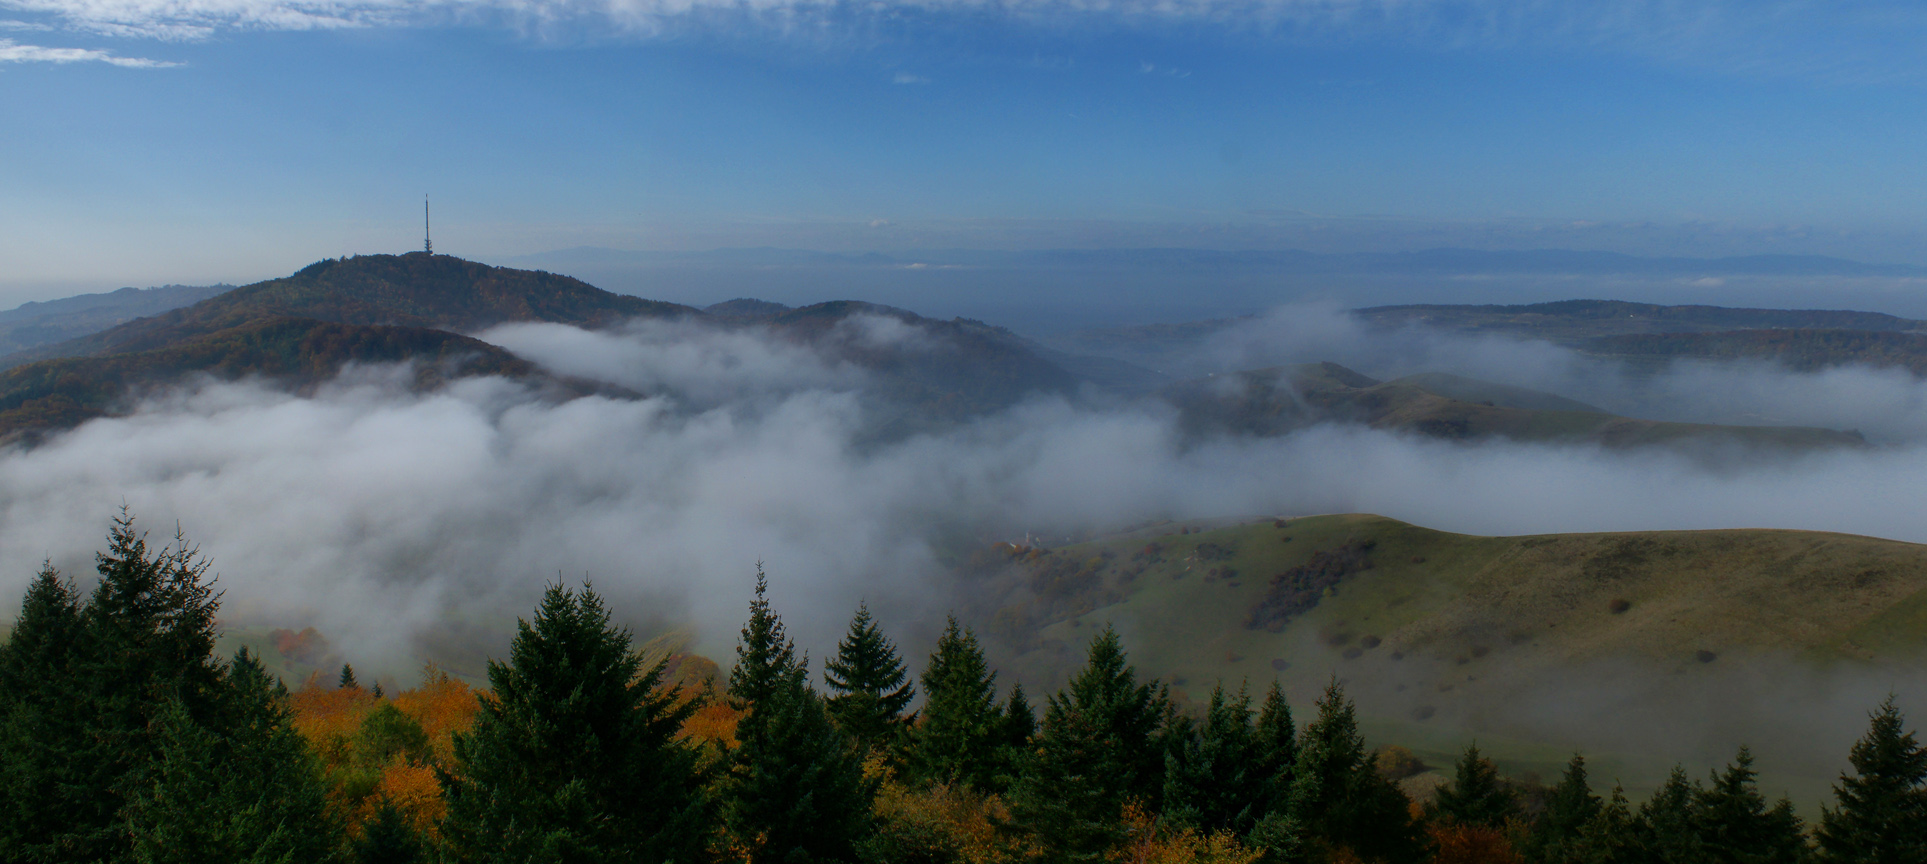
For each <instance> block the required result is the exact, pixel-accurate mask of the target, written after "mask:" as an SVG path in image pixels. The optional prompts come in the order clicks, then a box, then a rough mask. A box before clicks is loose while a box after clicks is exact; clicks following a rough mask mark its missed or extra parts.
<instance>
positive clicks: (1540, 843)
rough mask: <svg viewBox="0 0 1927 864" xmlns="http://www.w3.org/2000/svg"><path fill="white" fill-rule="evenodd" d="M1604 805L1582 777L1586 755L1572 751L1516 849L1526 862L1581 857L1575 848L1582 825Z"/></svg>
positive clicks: (1577, 848)
mask: <svg viewBox="0 0 1927 864" xmlns="http://www.w3.org/2000/svg"><path fill="white" fill-rule="evenodd" d="M1604 806H1605V804H1604V802H1602V801H1601V800H1600V799H1599V796H1597V795H1594V794H1593V792H1592V787H1591V785H1590V784H1589V783H1588V782H1587V778H1586V757H1584V756H1582V755H1579V754H1577V753H1575V754H1573V757H1572V761H1571V762H1568V763H1567V764H1566V771H1565V773H1564V774H1563V775H1561V776H1560V778H1559V784H1558V785H1557V786H1554V787H1552V792H1551V794H1549V795H1547V796H1546V809H1545V812H1544V813H1541V814H1539V818H1538V819H1537V820H1536V821H1535V822H1534V823H1533V825H1532V832H1531V833H1530V834H1528V835H1527V836H1526V839H1525V843H1524V844H1523V846H1522V848H1521V849H1520V851H1521V852H1523V853H1525V856H1526V860H1528V861H1549V862H1567V861H1577V860H1581V859H1580V858H1579V850H1580V848H1581V845H1582V835H1583V834H1584V833H1585V830H1586V826H1587V825H1589V824H1591V823H1592V822H1593V820H1594V819H1595V818H1597V817H1598V816H1599V812H1600V809H1601V808H1603V807H1604Z"/></svg>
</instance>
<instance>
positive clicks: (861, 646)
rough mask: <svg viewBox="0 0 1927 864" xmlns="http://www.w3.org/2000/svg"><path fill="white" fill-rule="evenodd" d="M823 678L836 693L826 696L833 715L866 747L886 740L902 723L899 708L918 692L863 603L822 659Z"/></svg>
mask: <svg viewBox="0 0 1927 864" xmlns="http://www.w3.org/2000/svg"><path fill="white" fill-rule="evenodd" d="M823 680H824V683H825V684H828V685H829V688H830V690H831V691H832V692H833V693H834V695H832V696H831V697H830V699H829V710H830V717H831V719H833V720H835V721H836V724H837V726H838V727H839V728H841V729H842V730H843V731H844V732H845V733H846V734H848V735H849V736H850V737H851V738H853V739H855V740H856V742H857V744H858V746H860V747H862V748H864V749H865V750H868V749H870V748H872V747H876V746H879V745H881V744H885V743H888V742H889V740H890V739H891V738H892V737H893V736H894V735H895V734H896V732H897V730H898V728H900V727H901V726H902V725H903V722H904V718H903V709H904V708H906V707H908V706H909V704H910V699H911V698H912V697H913V696H915V695H916V690H915V688H913V687H912V686H911V685H910V673H909V671H908V670H906V669H905V668H904V665H903V658H902V657H900V656H899V655H898V654H897V646H896V645H894V644H892V643H891V642H890V640H889V639H888V638H886V637H885V636H884V635H883V631H882V630H881V629H880V628H878V627H877V624H876V622H875V621H874V620H873V619H872V618H871V617H870V609H869V607H868V606H867V605H863V604H859V605H858V606H857V610H856V615H855V616H854V617H853V618H851V619H850V630H849V633H848V634H847V635H845V636H844V637H843V641H842V642H840V643H838V644H837V646H836V656H835V657H833V658H831V659H829V660H827V661H825V662H824V664H823Z"/></svg>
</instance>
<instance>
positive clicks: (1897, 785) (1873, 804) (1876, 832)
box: [1815, 696, 1927, 864]
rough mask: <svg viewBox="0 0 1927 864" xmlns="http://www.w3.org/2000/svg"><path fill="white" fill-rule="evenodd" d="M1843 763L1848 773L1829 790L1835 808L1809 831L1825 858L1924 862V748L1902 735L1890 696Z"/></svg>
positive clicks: (1854, 862)
mask: <svg viewBox="0 0 1927 864" xmlns="http://www.w3.org/2000/svg"><path fill="white" fill-rule="evenodd" d="M1847 759H1848V761H1849V762H1850V763H1852V765H1853V773H1852V774H1846V773H1844V772H1843V773H1842V774H1841V775H1840V782H1838V783H1836V784H1834V787H1833V795H1834V799H1835V801H1836V802H1837V803H1838V805H1839V806H1838V807H1837V808H1835V809H1827V810H1822V811H1821V813H1820V826H1819V829H1818V830H1817V831H1816V832H1815V834H1816V835H1817V838H1818V839H1819V841H1820V850H1821V852H1822V853H1824V855H1825V857H1826V860H1828V861H1830V862H1836V861H1837V862H1843V864H1845V862H1851V864H1874V862H1880V861H1927V787H1924V786H1923V784H1927V749H1923V748H1922V747H1921V746H1920V744H1919V743H1918V742H1916V741H1915V739H1914V733H1912V732H1910V731H1907V729H1906V721H1905V720H1904V719H1903V718H1902V717H1901V714H1900V709H1899V708H1898V707H1896V706H1895V705H1894V697H1892V696H1888V697H1887V699H1886V700H1885V701H1883V702H1881V703H1880V707H1879V708H1878V709H1876V710H1875V711H1874V712H1873V714H1872V715H1871V717H1870V718H1869V723H1868V728H1867V734H1866V735H1865V736H1863V737H1861V739H1860V740H1859V741H1857V742H1855V743H1854V745H1853V750H1852V751H1851V753H1849V754H1848V757H1847Z"/></svg>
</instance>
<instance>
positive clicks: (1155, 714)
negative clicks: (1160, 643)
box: [1010, 627, 1168, 861]
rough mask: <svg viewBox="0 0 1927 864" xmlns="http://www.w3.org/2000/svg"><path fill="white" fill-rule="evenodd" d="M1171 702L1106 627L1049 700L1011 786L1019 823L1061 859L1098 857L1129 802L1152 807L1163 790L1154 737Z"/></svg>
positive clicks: (1116, 831) (1161, 756) (1111, 842)
mask: <svg viewBox="0 0 1927 864" xmlns="http://www.w3.org/2000/svg"><path fill="white" fill-rule="evenodd" d="M1167 705H1168V699H1167V697H1166V696H1165V695H1164V693H1163V691H1162V690H1161V689H1154V688H1153V687H1152V685H1150V684H1142V685H1140V684H1138V683H1137V671H1136V669H1134V668H1133V667H1132V666H1131V665H1130V664H1129V663H1128V662H1127V661H1126V658H1125V655H1124V649H1123V646H1122V645H1121V644H1120V642H1119V639H1118V636H1117V631H1116V630H1114V629H1112V628H1109V627H1106V628H1105V629H1104V632H1103V633H1101V634H1099V635H1098V636H1097V637H1096V638H1094V639H1093V640H1091V648H1090V654H1089V657H1088V660H1087V661H1086V663H1085V666H1084V668H1083V669H1082V670H1080V671H1079V672H1078V673H1077V675H1076V676H1075V677H1073V678H1072V679H1071V681H1070V684H1069V685H1068V686H1067V687H1066V688H1065V689H1064V690H1063V691H1060V692H1059V693H1057V694H1056V695H1054V696H1051V697H1050V699H1049V700H1048V705H1047V707H1046V708H1045V709H1044V722H1043V724H1042V726H1041V727H1040V729H1039V732H1038V735H1037V737H1036V739H1035V741H1034V742H1033V745H1032V751H1031V753H1030V754H1029V756H1028V757H1027V758H1026V759H1025V760H1024V765H1023V770H1022V773H1021V774H1020V775H1019V776H1018V778H1017V780H1016V783H1015V784H1013V786H1012V788H1011V791H1010V808H1011V813H1012V815H1013V816H1015V818H1016V823H1017V825H1019V826H1021V827H1022V828H1023V830H1025V831H1027V832H1029V833H1030V834H1031V835H1032V836H1033V837H1035V838H1036V839H1037V841H1038V842H1039V843H1040V844H1041V845H1042V846H1043V847H1044V848H1045V849H1046V850H1048V851H1049V854H1050V856H1051V857H1053V858H1054V859H1056V860H1064V861H1095V860H1099V859H1100V858H1101V857H1102V856H1103V855H1104V853H1105V850H1107V849H1109V848H1110V847H1111V846H1113V845H1115V843H1116V842H1117V840H1118V839H1119V837H1120V836H1121V835H1120V833H1119V832H1120V826H1119V819H1120V817H1121V815H1122V811H1123V807H1124V804H1125V802H1126V801H1129V800H1132V799H1137V800H1140V801H1144V802H1146V803H1147V804H1150V805H1151V806H1152V807H1153V808H1155V806H1156V797H1155V796H1156V794H1158V793H1161V792H1162V791H1163V790H1162V788H1161V787H1162V786H1163V759H1164V754H1163V752H1162V751H1161V749H1160V748H1159V746H1158V745H1159V741H1158V738H1157V735H1158V732H1159V726H1160V725H1161V724H1162V723H1163V721H1164V719H1165V714H1166V706H1167ZM1153 784H1155V785H1153Z"/></svg>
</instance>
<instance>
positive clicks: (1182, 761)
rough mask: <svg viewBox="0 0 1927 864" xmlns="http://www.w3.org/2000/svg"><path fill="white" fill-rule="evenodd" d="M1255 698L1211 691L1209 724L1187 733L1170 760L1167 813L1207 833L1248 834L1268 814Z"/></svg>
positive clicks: (1167, 765)
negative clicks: (1255, 724)
mask: <svg viewBox="0 0 1927 864" xmlns="http://www.w3.org/2000/svg"><path fill="white" fill-rule="evenodd" d="M1251 714H1252V712H1251V694H1250V693H1249V692H1247V691H1246V689H1245V688H1244V687H1243V686H1240V687H1239V688H1238V692H1237V694H1236V695H1227V694H1226V693H1225V692H1224V685H1223V684H1219V685H1218V686H1216V687H1214V688H1212V690H1211V701H1210V703H1209V704H1208V705H1207V706H1206V708H1205V712H1204V722H1202V723H1201V724H1199V725H1198V726H1197V727H1196V728H1195V729H1190V728H1188V727H1187V728H1186V729H1185V731H1184V732H1183V733H1180V736H1179V739H1178V740H1177V741H1176V742H1174V746H1172V747H1171V749H1170V752H1169V753H1168V754H1166V756H1165V767H1164V813H1165V815H1166V817H1167V818H1170V819H1173V820H1175V821H1177V822H1178V823H1179V824H1183V825H1188V826H1191V827H1194V828H1197V829H1200V830H1202V831H1204V832H1206V833H1209V832H1214V831H1231V832H1233V833H1235V834H1237V835H1239V836H1243V835H1245V834H1247V833H1249V832H1250V831H1251V829H1252V827H1253V826H1255V825H1256V824H1257V822H1258V820H1259V819H1262V818H1263V817H1264V815H1265V814H1264V813H1263V812H1262V811H1261V810H1260V809H1259V808H1260V807H1262V806H1263V804H1264V801H1265V798H1266V794H1265V793H1266V788H1267V786H1268V784H1269V782H1270V779H1271V778H1270V777H1269V776H1267V775H1266V774H1265V769H1264V766H1263V764H1262V760H1261V759H1260V758H1259V756H1260V753H1261V751H1262V749H1263V748H1262V745H1261V743H1260V741H1259V739H1258V736H1257V730H1256V729H1254V728H1253V726H1252V717H1251Z"/></svg>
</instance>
